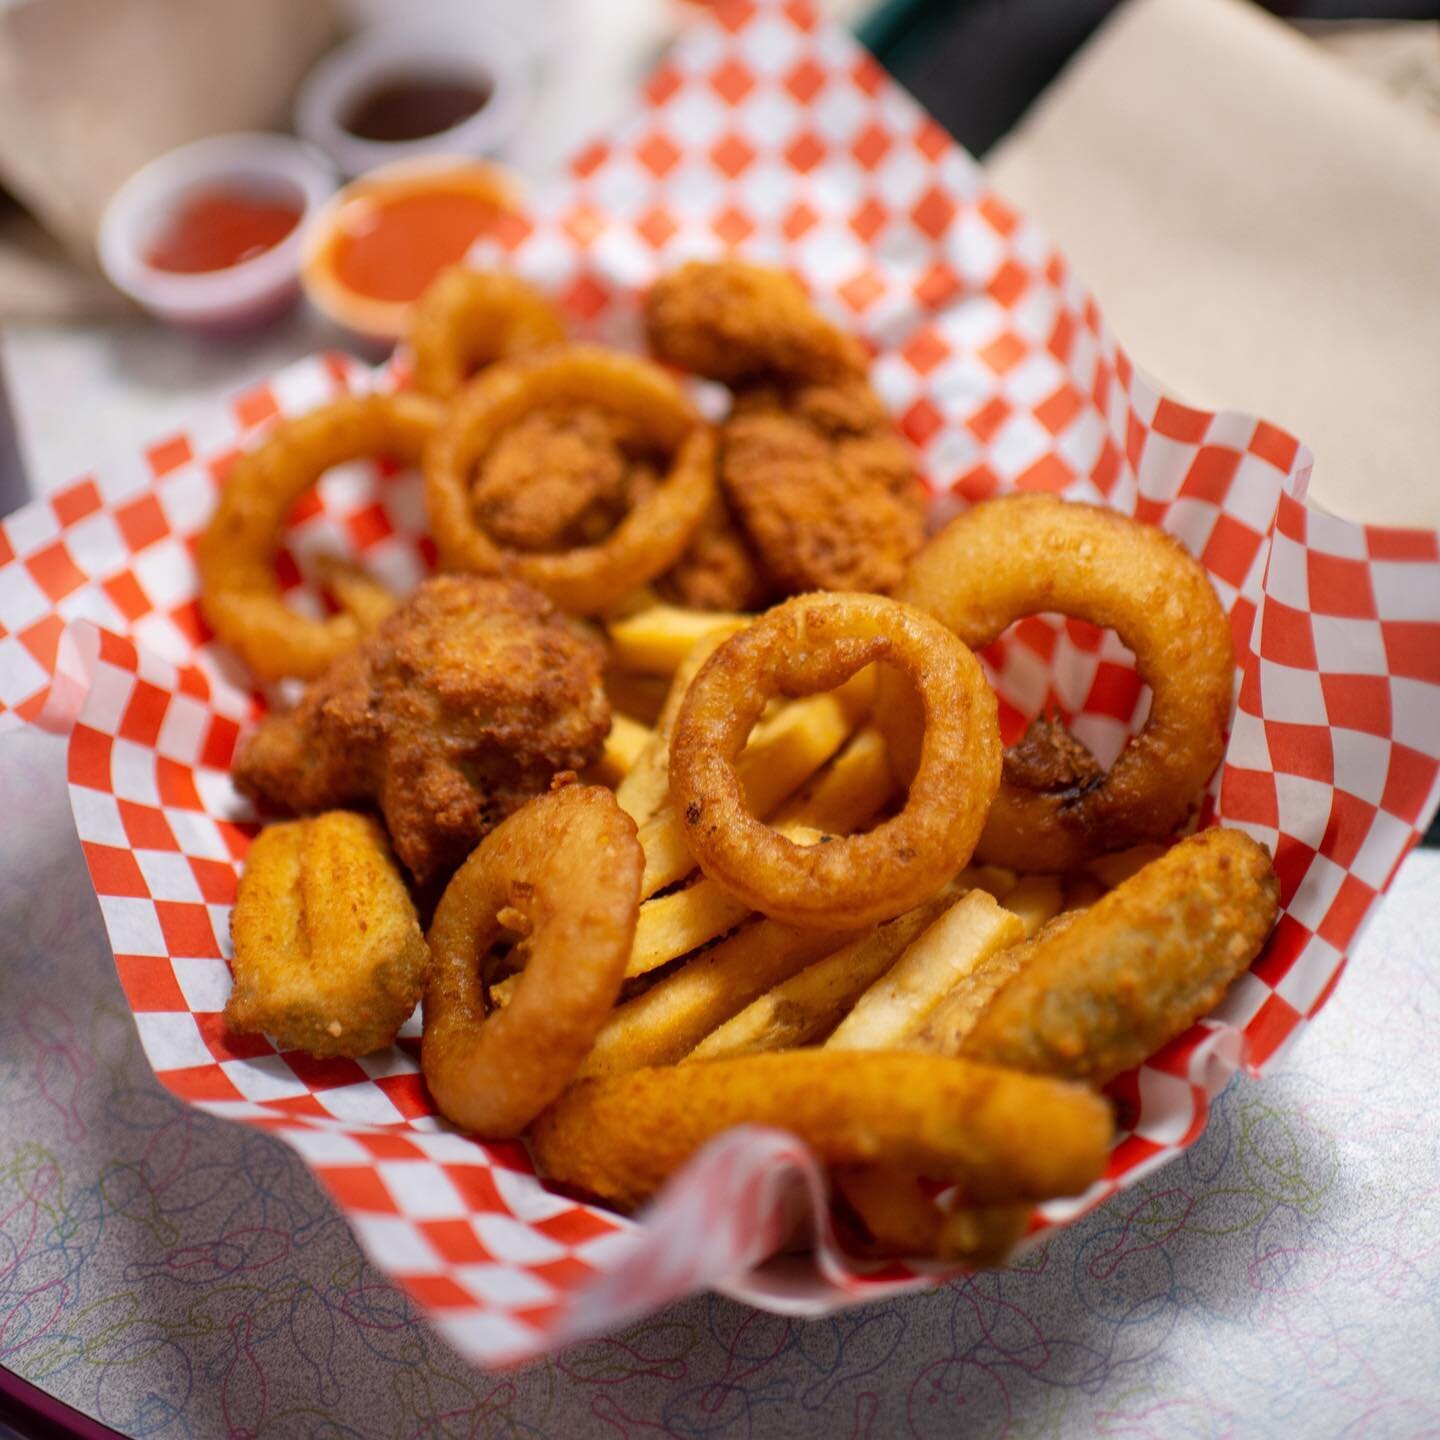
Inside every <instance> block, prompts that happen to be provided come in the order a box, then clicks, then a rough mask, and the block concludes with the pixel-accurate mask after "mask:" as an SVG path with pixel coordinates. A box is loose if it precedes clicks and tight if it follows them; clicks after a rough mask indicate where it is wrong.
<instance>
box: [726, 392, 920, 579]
mask: <svg viewBox="0 0 1440 1440" xmlns="http://www.w3.org/2000/svg"><path fill="white" fill-rule="evenodd" d="M720 480H721V486H722V489H723V490H724V492H725V497H726V499H727V500H728V501H729V503H730V505H731V507H732V508H733V509H734V511H735V514H736V516H737V517H738V518H739V520H740V523H741V525H742V526H743V528H744V530H745V533H746V535H747V536H748V537H749V540H750V543H751V544H752V545H753V546H754V547H755V550H756V553H757V554H758V555H759V557H760V561H761V565H762V567H763V568H764V570H765V572H766V574H767V575H768V576H769V577H770V578H771V579H772V580H773V582H774V583H775V585H776V587H777V588H778V589H779V590H780V591H781V592H783V593H785V594H800V593H803V592H806V591H810V590H870V591H877V592H880V593H884V592H886V591H889V590H891V589H893V588H894V587H895V586H896V585H897V584H898V583H899V581H900V578H901V576H902V575H903V574H904V572H905V566H906V564H907V563H908V561H909V559H910V557H911V556H912V555H913V554H914V553H915V551H916V550H918V549H919V548H920V545H921V542H922V541H923V540H924V538H925V511H924V489H923V487H922V486H921V484H920V482H919V480H918V479H917V477H916V474H915V467H914V464H913V463H912V461H911V458H910V453H909V451H908V450H907V449H906V447H905V443H904V442H903V441H902V440H901V439H900V437H899V436H898V435H897V434H896V433H895V430H894V428H893V426H892V425H891V423H890V417H889V416H888V415H887V414H886V413H885V407H884V406H883V405H881V403H880V401H879V399H878V398H877V397H876V395H875V392H874V391H873V390H871V388H870V386H869V385H868V384H867V383H866V381H865V380H864V379H862V378H859V377H852V378H848V379H845V380H844V381H842V382H839V383H836V384H832V385H802V386H800V387H798V388H795V389H793V390H785V389H762V390H752V391H747V392H745V393H743V394H742V395H740V396H738V397H737V399H736V402H735V409H734V412H733V414H732V415H731V418H730V419H729V420H728V421H727V422H726V424H725V427H724V430H723V431H722V432H721V459H720Z"/></svg>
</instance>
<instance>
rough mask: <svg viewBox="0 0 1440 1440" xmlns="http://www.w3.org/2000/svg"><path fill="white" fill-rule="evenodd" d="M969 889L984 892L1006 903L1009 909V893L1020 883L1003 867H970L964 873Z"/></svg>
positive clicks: (1017, 878) (1015, 875)
mask: <svg viewBox="0 0 1440 1440" xmlns="http://www.w3.org/2000/svg"><path fill="white" fill-rule="evenodd" d="M965 874H966V876H967V878H968V881H969V886H970V889H972V890H984V891H985V892H986V893H987V894H990V895H993V896H994V897H995V898H996V899H997V900H1001V901H1004V902H1006V908H1007V909H1008V908H1009V898H1010V892H1011V891H1012V890H1013V889H1014V888H1015V887H1016V885H1018V884H1019V883H1020V877H1019V876H1018V875H1017V874H1016V873H1015V872H1014V871H1013V870H1007V869H1006V868H1005V867H1004V866H1003V865H972V866H970V868H969V869H968V870H966V872H965Z"/></svg>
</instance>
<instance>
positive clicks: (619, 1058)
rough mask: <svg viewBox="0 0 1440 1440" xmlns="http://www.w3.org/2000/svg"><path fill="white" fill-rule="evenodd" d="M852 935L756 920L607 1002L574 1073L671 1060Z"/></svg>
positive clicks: (607, 1072)
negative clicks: (639, 989) (620, 999)
mask: <svg viewBox="0 0 1440 1440" xmlns="http://www.w3.org/2000/svg"><path fill="white" fill-rule="evenodd" d="M851 938H853V937H852V936H848V935H846V934H844V933H842V932H834V931H832V932H829V933H827V932H825V931H820V930H796V929H793V928H792V927H790V926H788V925H778V924H776V923H775V921H773V920H756V921H754V922H753V923H751V924H749V925H747V926H745V928H744V929H742V930H740V931H738V932H737V933H736V934H734V935H732V936H731V937H730V938H729V939H728V940H725V941H723V942H722V943H721V944H719V945H717V946H716V947H715V948H714V949H713V950H707V951H705V953H704V954H702V955H697V956H695V957H694V959H692V960H691V961H690V962H689V963H688V964H686V965H682V966H681V967H680V969H678V970H677V971H676V972H675V973H674V974H673V975H667V976H665V977H664V978H663V979H662V980H659V981H657V982H656V983H655V984H654V985H652V986H651V987H650V989H648V990H647V991H646V992H645V993H644V994H643V995H637V996H636V997H635V999H633V1000H627V1001H626V1002H625V1003H624V1004H623V1005H619V1006H617V1007H616V1008H615V1010H614V1012H613V1013H612V1014H611V1016H610V1018H609V1020H607V1021H606V1022H605V1027H604V1029H602V1030H601V1031H600V1034H599V1035H598V1036H597V1037H596V1040H595V1045H594V1048H593V1049H592V1050H591V1051H590V1054H589V1056H588V1057H587V1058H586V1061H585V1063H584V1065H582V1066H581V1067H580V1073H581V1075H610V1074H615V1073H617V1072H619V1071H624V1070H636V1069H639V1068H640V1067H641V1066H642V1065H664V1064H668V1063H670V1062H673V1061H676V1060H679V1059H680V1058H681V1057H682V1056H683V1055H686V1054H688V1053H689V1051H690V1050H692V1049H693V1048H694V1047H695V1045H696V1044H698V1043H699V1041H700V1040H702V1039H703V1038H704V1037H705V1036H706V1035H708V1034H709V1033H710V1031H712V1030H713V1029H714V1028H715V1027H716V1026H717V1025H720V1024H722V1023H723V1022H724V1021H726V1020H728V1019H729V1018H730V1017H731V1016H732V1015H733V1014H735V1012H736V1011H737V1010H740V1009H743V1008H744V1007H745V1006H746V1005H748V1004H749V1003H750V1001H752V1000H753V999H754V998H755V997H756V996H757V995H760V994H763V993H764V992H765V991H766V990H769V989H770V988H771V987H772V986H774V985H777V984H779V982H780V981H782V980H784V979H786V978H787V977H788V976H790V975H793V974H794V973H795V972H796V971H797V970H801V969H803V968H804V967H805V966H806V965H808V964H809V963H810V962H811V961H812V960H818V959H819V958H820V956H822V955H825V954H828V953H829V952H830V951H831V950H834V949H836V948H837V947H838V946H841V945H844V944H845V943H846V941H847V940H849V939H851Z"/></svg>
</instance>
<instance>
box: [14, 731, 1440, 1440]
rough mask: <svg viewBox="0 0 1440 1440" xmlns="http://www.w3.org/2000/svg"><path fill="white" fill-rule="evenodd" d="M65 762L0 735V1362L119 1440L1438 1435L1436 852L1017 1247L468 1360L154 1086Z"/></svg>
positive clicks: (715, 1303) (306, 1212)
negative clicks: (555, 1351)
mask: <svg viewBox="0 0 1440 1440" xmlns="http://www.w3.org/2000/svg"><path fill="white" fill-rule="evenodd" d="M62 775H63V750H62V747H61V745H60V743H59V742H57V741H55V740H54V739H52V738H51V737H48V736H43V735H39V734H20V735H14V736H7V737H4V738H3V739H0V795H3V796H4V797H5V810H6V813H7V816H8V817H9V819H8V821H7V822H6V823H4V824H3V825H0V877H3V878H0V1104H3V1105H4V1107H5V1112H6V1117H7V1118H6V1121H5V1124H4V1126H3V1131H0V1134H3V1139H0V1364H4V1365H6V1366H8V1367H9V1368H11V1369H12V1370H14V1371H15V1372H16V1373H18V1374H20V1375H22V1376H24V1377H26V1378H27V1379H29V1380H31V1381H32V1382H34V1383H35V1384H37V1385H39V1386H41V1387H42V1388H44V1389H45V1390H46V1391H48V1392H50V1393H52V1394H54V1395H56V1396H57V1397H59V1398H61V1399H63V1400H65V1401H67V1402H68V1403H70V1404H71V1405H73V1406H75V1407H76V1408H78V1409H80V1410H82V1411H84V1412H85V1413H87V1414H90V1415H93V1416H95V1417H96V1418H98V1419H100V1420H102V1421H104V1422H106V1423H108V1424H110V1425H112V1426H114V1427H115V1428H116V1429H118V1430H121V1431H123V1432H125V1433H126V1434H130V1435H137V1436H139V1435H144V1436H216V1435H228V1436H253V1437H267V1436H286V1437H289V1436H315V1437H320V1436H324V1437H327V1440H329V1437H338V1436H341V1435H345V1436H365V1437H371V1436H374V1437H392V1436H393V1437H402V1436H420V1435H424V1436H440V1435H445V1436H450V1435H456V1436H459V1435H465V1436H471V1435H474V1436H497V1437H499V1436H506V1437H508V1436H574V1435H577V1434H586V1435H614V1436H642V1435H646V1434H657V1435H675V1436H685V1437H702V1436H703V1437H706V1440H712V1437H713V1440H722V1437H732V1436H734V1437H742V1436H789V1435H814V1434H820V1433H825V1434H829V1435H833V1436H835V1437H836V1440H841V1437H844V1440H862V1437H880V1436H889V1435H913V1436H930V1435H956V1434H960V1433H963V1434H965V1435H966V1436H967V1437H971V1436H1000V1435H1006V1436H1032V1435H1033V1436H1061V1435H1071V1434H1074V1435H1088V1434H1101V1435H1113V1436H1127V1437H1130V1436H1152V1435H1153V1436H1157V1437H1158V1436H1167V1437H1168V1436H1175V1435H1195V1436H1202V1435H1203V1436H1221V1435H1224V1436H1247V1437H1248V1436H1268V1435H1275V1436H1286V1437H1292V1436H1296V1435H1341V1434H1344V1435H1349V1436H1365V1437H1390V1436H1401V1435H1414V1434H1417V1433H1421V1432H1425V1433H1429V1432H1430V1431H1431V1430H1432V1428H1436V1427H1440V1388H1437V1375H1436V1357H1437V1355H1440V1241H1437V1239H1436V1237H1437V1236H1440V1127H1437V1126H1436V1125H1435V1123H1434V1121H1433V1119H1432V1118H1431V1113H1430V1107H1431V1105H1432V1104H1433V1097H1434V1095H1435V1094H1436V1093H1437V1090H1440V1047H1437V1046H1435V1044H1434V1043H1433V1035H1434V1033H1435V1028H1436V1026H1437V1024H1440V964H1437V954H1436V952H1437V949H1440V947H1437V938H1440V921H1437V918H1436V912H1437V910H1440V855H1437V854H1436V853H1434V852H1421V853H1417V854H1415V855H1413V856H1412V857H1411V858H1410V859H1409V861H1407V863H1406V865H1405V867H1404V869H1403V870H1402V872H1401V875H1400V877H1399V879H1398V881H1397V883H1396V886H1395V888H1394V890H1393V892H1392V894H1391V896H1390V898H1389V900H1388V901H1387V903H1386V907H1385V909H1384V911H1383V913H1382V914H1381V916H1380V917H1379V919H1378V920H1377V921H1376V923H1375V925H1374V926H1373V927H1372V929H1371V930H1370V931H1369V933H1368V934H1367V935H1366V937H1365V939H1364V942H1363V943H1362V944H1361V946H1360V948H1359V951H1358V953H1357V955H1356V957H1355V959H1354V961H1353V963H1352V964H1351V966H1350V969H1349V972H1348V973H1347V975H1346V976H1345V978H1344V980H1343V981H1342V983H1341V985H1340V988H1339V991H1338V992H1337V995H1336V997H1335V998H1334V1000H1333V1001H1332V1002H1331V1004H1330V1005H1329V1007H1328V1008H1327V1009H1326V1010H1325V1012H1324V1013H1323V1015H1322V1016H1321V1017H1320V1018H1319V1020H1318V1021H1317V1022H1316V1024H1315V1025H1314V1026H1313V1027H1312V1029H1311V1030H1310V1031H1309V1032H1308V1033H1307V1034H1306V1035H1305V1037H1304V1038H1303V1040H1302V1041H1301V1042H1300V1044H1299V1045H1298V1046H1297V1047H1296V1048H1295V1050H1294V1051H1293V1052H1292V1053H1291V1055H1290V1056H1289V1057H1288V1058H1287V1060H1286V1061H1285V1062H1284V1064H1283V1065H1282V1066H1281V1068H1280V1069H1279V1070H1278V1071H1276V1072H1275V1073H1274V1074H1273V1075H1271V1076H1270V1077H1268V1078H1267V1079H1265V1080H1264V1081H1244V1080H1241V1081H1237V1082H1235V1083H1234V1084H1233V1085H1232V1086H1231V1087H1230V1089H1229V1090H1227V1091H1226V1092H1225V1094H1224V1095H1223V1096H1222V1098H1221V1100H1220V1102H1219V1103H1218V1105H1217V1106H1216V1108H1215V1110H1214V1113H1213V1115H1212V1118H1211V1123H1210V1127H1209V1130H1208V1132H1207V1133H1206V1135H1205V1136H1204V1137H1203V1138H1202V1139H1201V1140H1200V1142H1199V1143H1198V1144H1197V1145H1196V1146H1195V1148H1194V1149H1193V1150H1192V1151H1190V1152H1189V1154H1188V1155H1187V1156H1186V1157H1185V1158H1184V1159H1183V1160H1181V1161H1179V1162H1177V1163H1175V1164H1173V1165H1171V1166H1169V1167H1168V1168H1166V1169H1164V1170H1162V1171H1161V1172H1159V1173H1158V1174H1157V1175H1156V1176H1154V1177H1153V1179H1152V1180H1151V1181H1150V1182H1149V1183H1147V1184H1142V1185H1141V1186H1140V1187H1139V1188H1138V1189H1136V1190H1134V1191H1131V1192H1128V1193H1126V1194H1124V1195H1122V1196H1121V1197H1120V1198H1119V1199H1118V1200H1116V1201H1115V1202H1113V1203H1112V1204H1111V1205H1110V1206H1108V1207H1107V1208H1105V1209H1103V1210H1102V1211H1100V1212H1099V1213H1097V1214H1095V1215H1092V1216H1091V1217H1089V1218H1088V1219H1087V1220H1086V1221H1084V1222H1083V1223H1081V1224H1080V1225H1078V1226H1076V1227H1074V1228H1073V1229H1071V1230H1069V1231H1067V1232H1065V1233H1064V1234H1062V1235H1060V1236H1059V1237H1057V1238H1056V1239H1055V1240H1053V1241H1051V1242H1050V1243H1049V1245H1048V1246H1047V1247H1046V1248H1045V1249H1043V1250H1042V1251H1040V1252H1038V1253H1036V1254H1034V1255H1032V1256H1030V1257H1028V1258H1027V1259H1026V1261H1025V1262H1024V1263H1023V1264H1021V1265H1018V1266H1016V1267H1015V1268H1013V1269H1010V1270H1007V1271H1004V1272H1000V1273H996V1274H989V1275H983V1276H979V1277H976V1278H972V1279H968V1280H963V1281H957V1282H954V1283H951V1284H949V1285H947V1286H945V1287H944V1288H942V1289H940V1290H938V1291H936V1292H934V1293H933V1294H929V1295H925V1296H921V1297H917V1298H910V1299H905V1300H900V1301H895V1302H890V1303H884V1304H878V1305H874V1306H871V1307H869V1308H867V1309H862V1310H856V1311H852V1312H849V1313H845V1314H841V1315H839V1316H836V1317H834V1318H831V1319H827V1320H823V1321H819V1322H814V1323H805V1322H797V1321H786V1320H784V1319H781V1318H777V1317H775V1316H771V1315H762V1314H760V1313H758V1312H755V1311H751V1310H749V1309H747V1308H745V1307H743V1306H741V1305H737V1304H735V1303H733V1302H731V1301H728V1300H723V1299H720V1298H718V1297H704V1298H699V1299H695V1300H692V1301H689V1302H686V1303H684V1304H681V1305H677V1306H675V1307H674V1308H672V1309H671V1310H669V1311H667V1312H665V1313H664V1314H663V1315H661V1316H658V1317H656V1318H653V1319H651V1320H649V1321H646V1322H645V1323H643V1324H640V1325H637V1326H635V1327H633V1328H631V1329H629V1330H626V1331H624V1332H622V1333H620V1334H618V1335H615V1336H613V1337H611V1338H609V1339H606V1340H603V1341H597V1342H594V1343H591V1344H587V1345H583V1346H580V1347H577V1348H575V1349H573V1350H570V1351H567V1352H564V1353H562V1354H561V1355H559V1356H558V1357H556V1358H555V1359H553V1360H552V1361H549V1362H546V1363H543V1364H540V1365H536V1366H534V1367H532V1368H530V1369H527V1370H524V1371H520V1372H516V1373H510V1374H499V1375H495V1374H485V1373H482V1372H479V1371H476V1370H473V1369H471V1368H469V1367H468V1366H467V1365H465V1364H464V1363H463V1362H462V1361H460V1360H459V1359H458V1358H457V1357H455V1356H454V1355H453V1354H452V1353H451V1352H449V1351H448V1350H447V1348H446V1347H445V1346H444V1345H443V1344H442V1343H441V1342H440V1341H438V1340H437V1339H436V1338H435V1337H434V1336H433V1335H431V1334H430V1333H429V1332H428V1331H427V1330H426V1329H425V1327H424V1326H423V1325H422V1324H421V1323H420V1321H419V1320H418V1319H417V1317H416V1315H415V1313H414V1312H413V1310H412V1309H411V1307H410V1306H409V1304H408V1303H407V1301H406V1300H405V1299H404V1298H403V1297H402V1296H401V1295H400V1294H399V1293H398V1292H397V1291H396V1290H394V1289H393V1288H392V1287H391V1286H390V1285H389V1284H388V1283H387V1282H386V1281H385V1280H384V1279H383V1278H381V1277H380V1276H379V1275H377V1274H376V1273H375V1272H374V1271H373V1270H372V1269H371V1268H370V1267H369V1266H368V1265H367V1264H366V1262H365V1261H364V1259H363V1258H362V1257H361V1255H360V1252H359V1250H358V1249H357V1247H356V1245H355V1243H354V1241H353V1240H352V1239H351V1237H350V1234H349V1231H348V1230H347V1228H346V1227H345V1225H344V1223H343V1222H342V1221H341V1220H340V1219H339V1218H338V1216H337V1215H336V1214H335V1212H334V1211H333V1209H332V1208H331V1207H330V1205H329V1203H328V1202H327V1201H326V1199H325V1198H324V1197H323V1196H322V1195H321V1193H320V1191H319V1190H318V1189H317V1188H316V1185H315V1183H314V1182H313V1181H312V1180H311V1178H310V1176H309V1175H308V1173H307V1172H306V1170H305V1169H304V1167H303V1166H302V1164H301V1162H300V1161H299V1160H298V1159H297V1158H295V1157H294V1156H293V1155H292V1154H291V1153H290V1152H289V1151H288V1150H287V1149H286V1148H284V1147H283V1146H282V1145H281V1144H279V1143H278V1142H276V1141H273V1140H271V1139H269V1138H267V1137H266V1136H264V1135H261V1134H258V1133H256V1132H254V1131H251V1130H246V1129H242V1128H241V1127H239V1126H235V1125H231V1124H228V1123H226V1122H224V1121H220V1120H215V1119H210V1118H207V1117H206V1116H204V1115H202V1114H200V1113H198V1112H197V1111H195V1110H193V1109H190V1108H187V1107H186V1106H184V1105H182V1104H180V1103H179V1102H178V1101H176V1100H174V1099H172V1098H171V1097H170V1096H168V1095H167V1094H165V1093H164V1092H163V1091H162V1090H161V1089H160V1087H159V1085H158V1084H157V1083H156V1082H155V1080H154V1079H153V1077H152V1075H151V1073H150V1070H149V1068H148V1066H147V1065H146V1063H145V1060H144V1057H143V1055H142V1054H141V1052H140V1048H139V1044H138V1041H137V1038H136V1033H135V1029H134V1025H133V1023H132V1021H131V1019H130V1016H129V1013H128V1011H127V1008H126V1006H125V1003H124V1000H123V997H122V996H121V993H120V990H119V987H118V985H117V983H116V980H115V974H114V968H113V964H112V962H111V959H110V956H109V953H108V949H107V947H106V943H105V938H104V932H103V930H102V927H101V923H100V915H99V910H98V907H97V904H96V902H95V900H94V897H93V895H92V893H91V890H90V886H89V884H88V882H87V880H86V877H85V871H84V866H83V861H82V858H81V855H80V851H79V848H78V845H77V843H76V841H75V839H74V835H73V830H72V827H71V822H70V816H69V809H68V804H67V801H66V798H65V793H64V783H63V779H62ZM16 817H23V818H22V819H19V820H17V818H16Z"/></svg>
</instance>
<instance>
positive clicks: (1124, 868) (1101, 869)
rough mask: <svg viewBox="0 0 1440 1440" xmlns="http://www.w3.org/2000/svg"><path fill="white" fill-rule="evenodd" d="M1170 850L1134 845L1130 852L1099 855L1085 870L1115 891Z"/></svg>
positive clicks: (1123, 851) (1167, 847)
mask: <svg viewBox="0 0 1440 1440" xmlns="http://www.w3.org/2000/svg"><path fill="white" fill-rule="evenodd" d="M1169 848H1170V847H1169V846H1168V845H1132V846H1131V847H1130V848H1129V849H1128V850H1116V851H1114V852H1113V853H1112V854H1109V855H1097V856H1096V857H1095V859H1093V860H1092V861H1091V862H1090V863H1089V864H1088V865H1087V866H1086V867H1085V869H1086V870H1087V871H1088V872H1089V873H1090V874H1091V875H1093V876H1094V877H1095V878H1096V879H1097V880H1098V881H1099V882H1100V883H1101V884H1102V885H1103V886H1104V887H1105V888H1106V889H1107V890H1113V889H1114V888H1115V887H1116V886H1117V885H1123V884H1124V883H1125V881H1127V880H1128V879H1129V878H1130V877H1131V876H1132V875H1134V874H1135V873H1136V871H1138V870H1143V869H1144V868H1145V867H1146V866H1147V865H1148V864H1149V863H1150V862H1151V861H1152V860H1158V859H1159V858H1160V857H1161V856H1162V855H1163V854H1164V853H1165V852H1166V851H1167V850H1168V849H1169Z"/></svg>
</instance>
